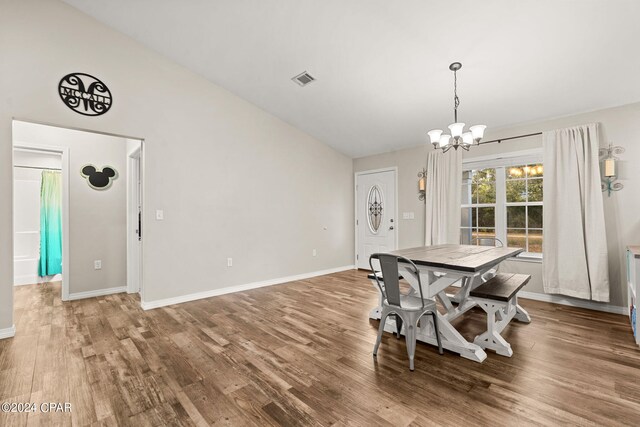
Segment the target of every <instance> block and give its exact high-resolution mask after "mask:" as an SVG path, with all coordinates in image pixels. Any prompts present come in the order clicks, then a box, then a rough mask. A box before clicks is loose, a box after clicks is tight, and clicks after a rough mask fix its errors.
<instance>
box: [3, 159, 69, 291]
mask: <svg viewBox="0 0 640 427" xmlns="http://www.w3.org/2000/svg"><path fill="white" fill-rule="evenodd" d="M13 162H14V165H15V166H27V167H31V168H54V169H60V168H61V167H62V158H61V157H60V155H58V154H54V153H44V152H32V151H23V150H16V151H14V153H13ZM42 170H43V169H29V168H22V167H15V168H14V171H13V177H14V181H13V212H14V213H13V218H14V222H13V232H14V235H13V246H14V263H13V277H14V279H13V283H14V285H28V284H32V283H41V282H43V281H57V280H61V276H60V275H56V276H54V277H48V278H42V277H39V276H38V264H39V262H40V187H41V185H42Z"/></svg>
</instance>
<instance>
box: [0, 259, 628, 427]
mask: <svg viewBox="0 0 640 427" xmlns="http://www.w3.org/2000/svg"><path fill="white" fill-rule="evenodd" d="M375 302H376V293H375V291H374V289H373V287H372V285H371V284H370V282H369V281H368V280H366V275H365V273H363V272H359V271H347V272H343V273H337V274H332V275H328V276H323V277H318V278H314V279H309V280H303V281H299V282H292V283H288V284H284V285H278V286H271V287H267V288H261V289H256V290H252V291H247V292H242V293H236V294H230V295H225V296H220V297H215V298H209V299H206V300H200V301H194V302H190V303H185V304H180V305H175V306H171V307H166V308H161V309H156V310H151V311H146V312H145V311H143V310H141V309H140V307H139V299H138V298H137V297H136V296H133V295H127V294H118V295H111V296H106V297H99V298H92V299H86V300H81V301H73V302H67V303H62V302H61V300H60V286H59V285H58V284H48V285H45V286H41V285H40V286H36V285H33V286H21V287H17V288H16V289H15V320H16V327H17V334H16V336H15V338H12V339H6V340H0V402H36V403H42V402H71V405H72V412H71V413H70V414H43V413H32V414H7V413H0V426H13V425H17V426H23V425H38V424H40V425H78V426H82V425H92V424H93V425H123V426H126V425H131V426H146V425H158V426H160V425H202V426H205V425H286V426H295V425H341V426H343V425H360V426H376V425H394V426H402V425H452V426H453V425H455V426H460V425H474V426H483V425H487V426H501V425H504V426H521V425H635V426H638V425H640V349H638V348H637V347H636V346H635V344H634V343H633V340H632V336H631V332H630V329H629V325H628V322H627V319H626V318H625V316H621V315H614V314H606V313H600V312H595V311H589V310H582V309H576V308H569V307H565V306H558V305H552V304H548V303H542V302H535V301H529V300H521V304H522V305H523V306H524V307H525V308H526V309H528V310H529V313H530V314H531V317H532V323H531V324H529V325H526V324H519V323H518V322H513V323H512V324H511V325H510V326H509V327H508V328H507V329H506V330H505V333H504V336H505V338H506V339H507V340H508V341H509V342H510V343H511V344H512V347H513V351H514V355H513V357H511V358H506V357H502V356H498V355H496V354H495V353H492V352H489V357H488V358H487V360H486V361H485V362H484V363H482V364H479V363H475V362H471V361H469V360H466V359H463V358H461V357H459V356H458V355H456V354H453V353H450V352H445V354H444V355H443V356H440V355H438V353H437V349H436V348H435V347H432V346H427V345H423V344H418V348H417V351H416V361H415V364H416V370H415V372H410V371H409V369H408V360H407V356H406V347H405V343H404V340H397V339H395V338H394V337H392V336H391V335H390V334H386V336H385V338H384V339H383V342H382V345H381V347H380V350H379V353H378V361H377V363H376V362H375V361H374V359H373V358H372V356H371V351H372V348H373V343H374V341H375V336H376V330H377V326H378V322H377V321H372V320H369V319H368V312H369V309H370V308H371V307H372V306H374V305H375ZM458 323H459V327H460V329H461V331H462V332H463V335H465V336H467V338H470V339H472V338H473V337H474V336H475V335H476V334H478V333H480V332H482V330H483V328H484V325H485V323H484V317H483V312H481V311H479V310H472V311H471V312H469V313H467V314H466V315H465V316H464V317H463V318H462V319H459V320H458Z"/></svg>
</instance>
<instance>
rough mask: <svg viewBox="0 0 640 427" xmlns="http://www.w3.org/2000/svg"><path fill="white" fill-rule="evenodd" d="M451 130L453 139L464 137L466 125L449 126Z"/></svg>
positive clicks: (454, 124)
mask: <svg viewBox="0 0 640 427" xmlns="http://www.w3.org/2000/svg"><path fill="white" fill-rule="evenodd" d="M449 130H450V131H451V136H452V137H453V138H456V139H457V138H460V137H461V136H462V131H464V123H452V124H450V125H449Z"/></svg>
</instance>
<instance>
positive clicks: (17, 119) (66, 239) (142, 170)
mask: <svg viewBox="0 0 640 427" xmlns="http://www.w3.org/2000/svg"><path fill="white" fill-rule="evenodd" d="M14 122H25V123H32V124H36V125H44V126H52V127H57V128H62V129H69V130H77V131H81V132H89V133H96V134H99V135H107V136H115V137H118V138H125V139H134V140H137V141H140V178H141V179H142V189H141V197H142V209H143V211H142V214H143V221H142V235H143V236H146V235H147V231H146V230H145V221H144V206H145V200H144V195H145V179H144V176H145V166H144V165H145V145H146V140H145V139H144V138H140V137H138V136H131V135H123V134H119V133H112V132H104V131H99V130H94V129H88V128H83V127H77V126H68V125H61V124H59V123H54V122H47V121H40V120H31V119H26V118H24V117H19V116H13V117H12V118H11V123H12V124H13V123H14ZM11 142H12V145H13V147H12V149H13V148H15V147H16V145H15V137H14V135H13V131H12V133H11ZM22 145H26V144H22ZM44 147H45V149H51V148H52V146H46V145H45V146H44ZM53 148H56V149H64V150H65V152H66V156H65V155H63V162H62V166H63V169H64V167H65V162H66V168H67V171H68V170H69V148H68V147H53ZM11 156H12V161H13V151H12V154H11ZM65 159H66V160H65ZM11 169H12V171H11V177H12V179H13V165H12V167H11ZM67 176H68V179H70V177H69V174H67ZM63 181H65V180H63ZM12 183H13V182H12ZM65 185H66V187H65ZM65 188H66V190H67V191H66V193H65V194H64V195H63V199H62V202H63V204H64V203H66V204H67V217H66V223H65V219H64V218H63V227H64V229H63V239H64V241H63V243H62V256H63V257H64V259H63V260H62V269H63V274H64V272H65V271H67V272H68V271H69V264H68V260H69V235H68V230H69V215H68V213H69V212H68V204H69V181H68V180H67V181H66V182H63V190H64V189H65ZM12 192H13V189H12ZM11 207H12V209H13V199H12V200H11ZM63 213H64V212H63ZM13 221H14V218H13V212H12V213H11V227H12V232H13ZM65 229H66V230H67V231H66V233H67V234H66V235H65V231H64V230H65ZM12 238H13V236H12ZM64 242H67V243H66V245H67V246H66V249H65V243H64ZM65 250H66V252H65ZM140 252H141V253H140V263H141V264H140V305H142V301H144V291H145V286H144V241H143V242H142V248H141V249H140ZM65 263H66V265H65ZM65 266H66V269H65ZM62 279H63V283H62V284H63V288H62V290H63V293H62V300H63V301H69V289H70V287H69V279H68V278H66V285H67V286H66V295H65V287H64V285H65V276H63V277H62ZM13 309H14V301H13V300H12V301H11V311H12V313H13ZM12 316H13V315H12Z"/></svg>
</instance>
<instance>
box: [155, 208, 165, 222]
mask: <svg viewBox="0 0 640 427" xmlns="http://www.w3.org/2000/svg"><path fill="white" fill-rule="evenodd" d="M163 219H164V211H163V210H160V209H158V210H157V211H156V220H158V221H162V220H163Z"/></svg>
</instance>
